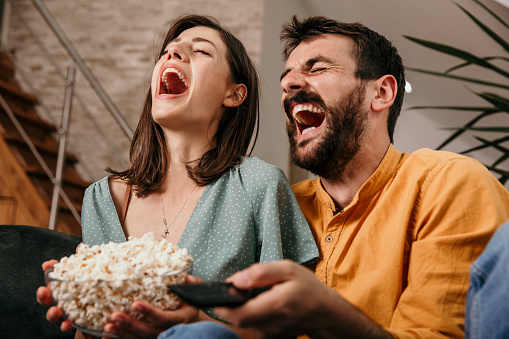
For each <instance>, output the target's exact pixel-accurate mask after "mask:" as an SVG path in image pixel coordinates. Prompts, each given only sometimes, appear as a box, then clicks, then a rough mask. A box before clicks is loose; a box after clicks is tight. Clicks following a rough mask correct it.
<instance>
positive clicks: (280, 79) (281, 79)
mask: <svg viewBox="0 0 509 339" xmlns="http://www.w3.org/2000/svg"><path fill="white" fill-rule="evenodd" d="M291 70H292V68H287V69H285V71H284V72H283V73H282V74H281V77H280V78H279V82H281V81H283V78H284V77H285V76H286V75H287V74H288V73H290V72H291Z"/></svg>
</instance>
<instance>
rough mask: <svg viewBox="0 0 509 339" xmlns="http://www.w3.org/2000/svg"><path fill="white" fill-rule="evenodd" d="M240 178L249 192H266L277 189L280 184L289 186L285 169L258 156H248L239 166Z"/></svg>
mask: <svg viewBox="0 0 509 339" xmlns="http://www.w3.org/2000/svg"><path fill="white" fill-rule="evenodd" d="M238 178H239V180H240V181H241V183H242V185H243V187H244V188H245V189H246V190H247V191H248V192H252V193H254V192H262V191H263V192H266V191H267V190H277V189H278V187H279V186H281V185H283V186H288V187H289V184H288V179H287V178H286V176H285V174H284V173H283V171H282V170H281V169H280V168H279V167H277V166H274V165H272V164H269V163H268V162H265V161H263V160H261V159H259V158H257V157H246V158H244V159H243V161H242V163H241V164H240V165H239V166H238Z"/></svg>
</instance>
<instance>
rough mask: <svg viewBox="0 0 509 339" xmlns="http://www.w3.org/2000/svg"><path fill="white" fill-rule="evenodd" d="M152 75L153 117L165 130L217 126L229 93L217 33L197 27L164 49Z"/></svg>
mask: <svg viewBox="0 0 509 339" xmlns="http://www.w3.org/2000/svg"><path fill="white" fill-rule="evenodd" d="M165 51H166V53H165V54H164V55H163V56H162V57H161V58H160V59H159V61H158V62H157V64H156V65H155V67H154V71H153V73H152V82H151V91H152V116H153V118H154V120H155V121H156V122H157V123H158V124H160V125H161V126H164V127H167V128H179V129H182V128H186V127H187V128H192V129H197V128H199V126H204V127H206V128H210V127H211V126H216V127H215V128H217V123H218V122H219V118H220V116H221V114H222V112H223V110H224V106H223V102H224V100H225V99H226V97H227V96H228V95H230V94H231V93H232V88H233V87H232V83H231V81H230V69H229V66H228V62H227V60H226V46H225V44H224V43H223V40H222V39H221V36H220V35H219V33H218V32H217V31H216V30H214V29H211V28H208V27H203V26H197V27H193V28H190V29H188V30H186V31H184V32H182V33H181V34H180V35H179V36H178V37H177V38H176V39H174V40H172V41H171V42H170V43H169V44H168V46H166V49H165Z"/></svg>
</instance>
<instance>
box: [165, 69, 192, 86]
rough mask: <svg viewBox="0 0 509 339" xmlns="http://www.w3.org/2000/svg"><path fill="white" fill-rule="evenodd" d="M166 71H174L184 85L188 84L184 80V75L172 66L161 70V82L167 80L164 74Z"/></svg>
mask: <svg viewBox="0 0 509 339" xmlns="http://www.w3.org/2000/svg"><path fill="white" fill-rule="evenodd" d="M168 73H175V74H177V75H178V77H179V79H180V80H181V81H182V82H183V83H184V85H186V87H187V86H188V85H187V80H186V77H185V76H184V75H183V74H182V73H180V71H179V70H178V69H176V68H173V67H170V68H167V69H165V70H164V72H163V77H162V81H163V83H165V84H166V83H167V82H168V77H167V76H166V75H167V74H168Z"/></svg>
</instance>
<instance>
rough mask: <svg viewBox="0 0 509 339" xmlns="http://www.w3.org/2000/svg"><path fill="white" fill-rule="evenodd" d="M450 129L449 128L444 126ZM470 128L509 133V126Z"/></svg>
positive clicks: (480, 130) (471, 128)
mask: <svg viewBox="0 0 509 339" xmlns="http://www.w3.org/2000/svg"><path fill="white" fill-rule="evenodd" d="M444 129H448V128H444ZM467 129H468V130H471V131H479V132H497V133H509V127H468V128H467Z"/></svg>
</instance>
